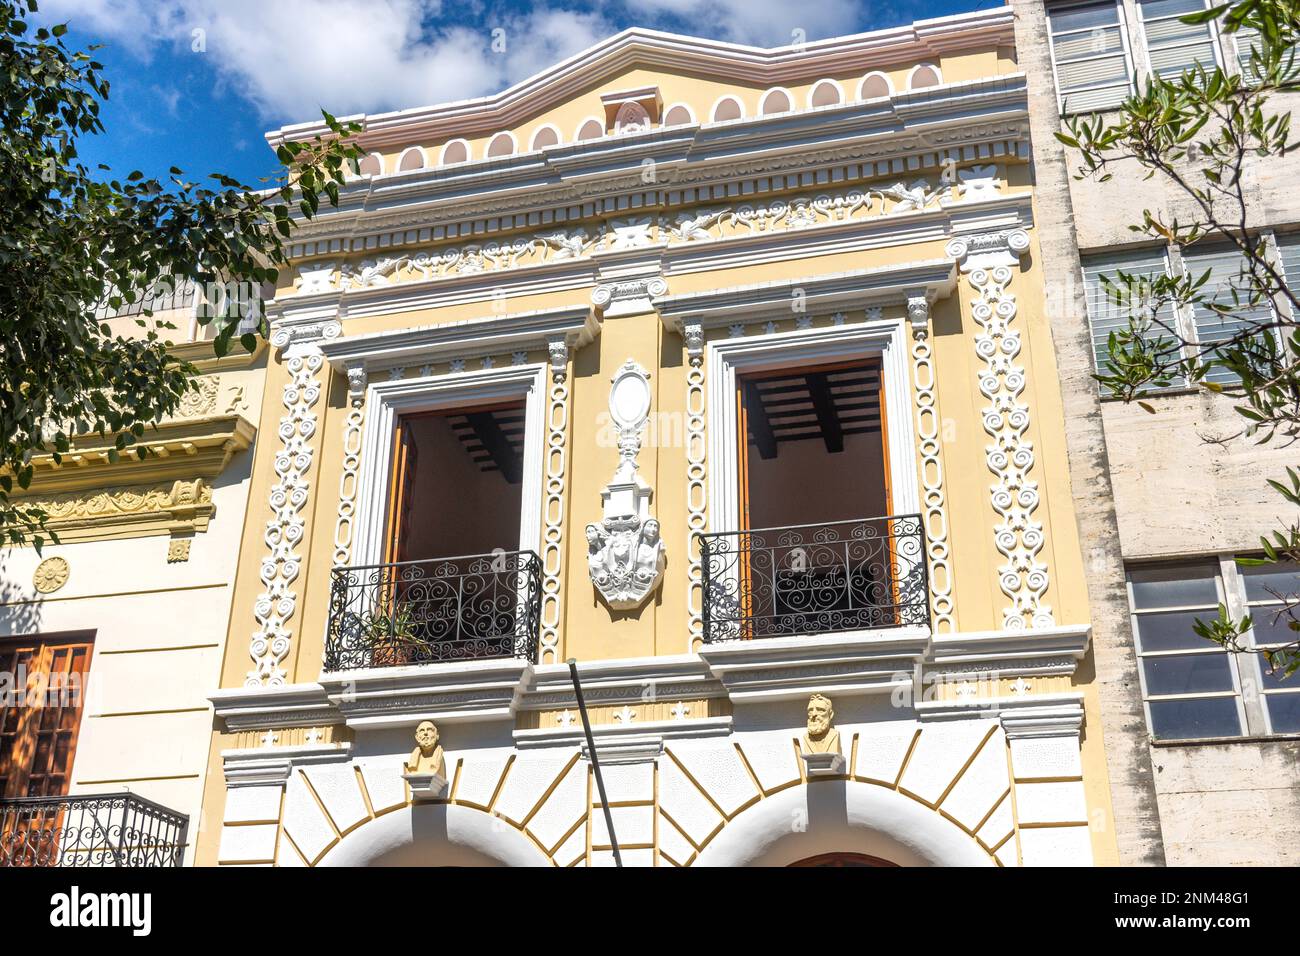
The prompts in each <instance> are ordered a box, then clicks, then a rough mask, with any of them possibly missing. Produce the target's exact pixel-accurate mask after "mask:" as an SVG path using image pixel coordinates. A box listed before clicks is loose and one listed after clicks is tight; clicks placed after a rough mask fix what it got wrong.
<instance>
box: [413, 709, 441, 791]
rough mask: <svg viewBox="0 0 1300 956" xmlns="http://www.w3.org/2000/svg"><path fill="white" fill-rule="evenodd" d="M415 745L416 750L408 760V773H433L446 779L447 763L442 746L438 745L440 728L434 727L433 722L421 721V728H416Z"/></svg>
mask: <svg viewBox="0 0 1300 956" xmlns="http://www.w3.org/2000/svg"><path fill="white" fill-rule="evenodd" d="M415 744H416V746H415V749H414V750H412V751H411V756H410V757H408V758H407V760H406V772H407V773H411V774H426V773H431V774H434V775H435V776H438V777H444V778H445V777H446V776H447V763H446V761H445V760H444V759H443V755H442V746H441V745H440V744H439V743H438V728H437V727H435V726H434V725H433V721H431V720H422V721H420V726H418V727H416V728H415Z"/></svg>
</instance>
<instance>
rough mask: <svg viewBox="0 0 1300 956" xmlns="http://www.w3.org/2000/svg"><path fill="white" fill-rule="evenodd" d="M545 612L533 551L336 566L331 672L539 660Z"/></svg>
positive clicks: (537, 561) (327, 665) (328, 662)
mask: <svg viewBox="0 0 1300 956" xmlns="http://www.w3.org/2000/svg"><path fill="white" fill-rule="evenodd" d="M541 610H542V561H541V558H539V557H538V556H537V555H536V553H534V552H532V551H497V552H494V553H492V554H475V555H468V556H466V557H459V558H434V559H432V560H427V561H403V562H400V563H396V564H372V565H366V566H362V567H352V568H335V569H334V578H333V582H332V588H331V592H330V619H329V635H328V637H327V639H326V645H325V669H326V670H327V671H346V670H354V669H356V668H360V667H395V666H400V665H403V664H428V663H434V662H438V661H456V660H478V659H483V658H492V657H521V658H524V659H526V660H530V661H531V660H535V659H536V656H537V632H538V627H539V625H540V623H541Z"/></svg>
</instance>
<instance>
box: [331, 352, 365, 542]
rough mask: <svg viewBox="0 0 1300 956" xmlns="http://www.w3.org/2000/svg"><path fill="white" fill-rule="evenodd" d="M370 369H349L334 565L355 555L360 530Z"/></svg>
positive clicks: (357, 367) (335, 527)
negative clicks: (359, 488) (359, 494)
mask: <svg viewBox="0 0 1300 956" xmlns="http://www.w3.org/2000/svg"><path fill="white" fill-rule="evenodd" d="M365 404H366V370H365V367H364V366H362V365H354V366H352V367H351V368H349V369H348V414H347V417H346V418H345V419H343V473H342V474H341V475H340V476H339V510H338V517H337V519H336V520H335V522H334V564H335V566H336V567H337V566H340V565H345V564H347V563H348V559H349V558H350V557H351V555H352V538H353V534H354V532H355V530H356V516H357V485H358V483H359V481H360V471H361V436H362V432H363V429H364V426H365V423H366V416H365Z"/></svg>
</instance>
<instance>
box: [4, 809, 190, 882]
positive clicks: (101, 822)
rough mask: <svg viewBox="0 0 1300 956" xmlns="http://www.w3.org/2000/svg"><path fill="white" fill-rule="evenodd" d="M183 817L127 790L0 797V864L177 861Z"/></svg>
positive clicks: (183, 832) (182, 847)
mask: <svg viewBox="0 0 1300 956" xmlns="http://www.w3.org/2000/svg"><path fill="white" fill-rule="evenodd" d="M189 822H190V818H189V817H187V816H186V815H185V814H183V813H176V812H175V811H174V810H168V809H167V808H166V807H164V806H160V805H159V804H156V803H154V802H153V801H152V800H146V799H144V798H143V797H137V796H136V795H135V794H133V793H111V794H89V795H86V796H74V797H69V796H64V797H16V798H13V799H9V800H0V867H9V866H42V867H44V866H95V867H107V866H115V867H140V866H180V865H181V858H182V857H183V856H184V854H185V838H186V834H187V833H188V831H189Z"/></svg>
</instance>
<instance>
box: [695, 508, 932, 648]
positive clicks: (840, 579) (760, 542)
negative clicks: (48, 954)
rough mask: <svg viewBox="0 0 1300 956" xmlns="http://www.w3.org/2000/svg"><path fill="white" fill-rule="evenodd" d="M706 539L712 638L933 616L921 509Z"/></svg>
mask: <svg viewBox="0 0 1300 956" xmlns="http://www.w3.org/2000/svg"><path fill="white" fill-rule="evenodd" d="M699 540H700V557H701V564H702V567H703V572H704V575H703V584H704V607H703V615H702V616H703V623H704V640H705V641H706V642H708V643H714V642H717V641H738V640H752V639H755V638H764V637H788V636H793V635H799V634H831V633H835V632H838V631H859V630H876V629H880V628H889V627H902V626H904V625H908V624H913V625H922V626H925V627H929V625H930V595H929V590H930V588H929V582H928V579H927V573H926V566H925V529H924V526H923V524H922V521H921V516H920V515H896V516H890V517H885V518H860V519H856V520H853V521H834V522H829V523H826V524H811V525H799V526H796V527H789V528H761V529H756V530H751V531H728V532H722V533H715V534H701V535H699Z"/></svg>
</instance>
